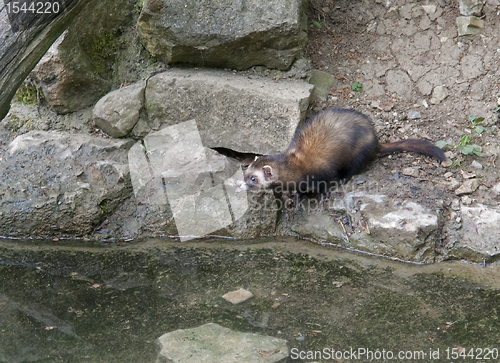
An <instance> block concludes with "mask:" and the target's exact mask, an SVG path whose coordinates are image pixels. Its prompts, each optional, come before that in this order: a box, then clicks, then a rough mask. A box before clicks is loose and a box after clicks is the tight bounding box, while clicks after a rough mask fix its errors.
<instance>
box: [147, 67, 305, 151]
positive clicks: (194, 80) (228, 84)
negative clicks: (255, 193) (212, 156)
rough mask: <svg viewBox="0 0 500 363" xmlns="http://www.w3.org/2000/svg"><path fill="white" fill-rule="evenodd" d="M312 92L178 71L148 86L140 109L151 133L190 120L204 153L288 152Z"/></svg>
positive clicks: (288, 84) (299, 85)
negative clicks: (213, 149)
mask: <svg viewBox="0 0 500 363" xmlns="http://www.w3.org/2000/svg"><path fill="white" fill-rule="evenodd" d="M312 88H313V86H312V85H310V84H307V83H305V82H297V81H282V82H279V83H277V82H274V81H273V80H271V79H268V78H262V77H256V76H255V77H250V76H243V75H237V74H232V73H227V72H222V71H213V70H211V71H208V70H202V71H197V70H179V69H178V70H171V71H168V72H164V73H161V74H158V75H156V76H154V77H151V78H150V79H149V80H148V84H147V86H146V93H145V102H146V105H145V107H146V111H147V114H148V117H149V119H150V123H151V124H152V125H153V127H154V128H155V129H159V128H160V127H161V126H164V125H169V126H170V125H174V124H177V123H179V122H183V121H187V120H191V119H195V120H196V123H197V125H198V129H199V132H200V134H201V140H202V142H203V145H204V146H206V147H224V148H228V149H231V150H235V151H239V152H254V153H262V154H271V153H276V152H280V151H282V150H283V149H285V148H286V147H287V146H288V143H289V142H290V140H291V138H292V136H293V134H294V132H295V129H296V127H297V125H298V124H299V122H300V121H301V120H302V119H304V117H305V111H306V109H307V106H308V104H309V97H310V92H311V90H312Z"/></svg>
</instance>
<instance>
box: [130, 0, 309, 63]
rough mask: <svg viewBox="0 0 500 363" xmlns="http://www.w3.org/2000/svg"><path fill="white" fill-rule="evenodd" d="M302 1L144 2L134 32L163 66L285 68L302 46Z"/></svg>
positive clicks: (304, 39)
mask: <svg viewBox="0 0 500 363" xmlns="http://www.w3.org/2000/svg"><path fill="white" fill-rule="evenodd" d="M303 5H304V2H303V1H302V0H292V1H289V0H248V1H243V2H242V1H233V0H202V1H199V0H188V1H185V0H169V1H167V0H145V1H144V7H143V9H142V12H141V16H140V18H139V23H138V26H139V33H140V35H141V37H142V42H143V44H144V46H145V47H146V48H147V50H148V51H149V52H150V53H151V55H153V56H154V57H157V58H160V59H162V60H164V61H165V62H167V63H190V64H195V65H199V66H212V67H229V68H234V69H246V68H249V67H252V66H255V65H263V66H266V67H268V68H280V69H287V68H289V67H290V65H291V64H292V62H293V61H294V59H295V58H297V57H298V56H299V55H300V54H301V53H302V48H303V47H304V45H305V44H306V42H307V33H306V31H307V29H306V27H307V24H306V18H305V11H304V6H303Z"/></svg>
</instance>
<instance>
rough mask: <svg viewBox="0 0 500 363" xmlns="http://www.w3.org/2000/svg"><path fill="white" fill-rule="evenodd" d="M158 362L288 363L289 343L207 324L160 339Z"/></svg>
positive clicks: (166, 335) (163, 336)
mask: <svg viewBox="0 0 500 363" xmlns="http://www.w3.org/2000/svg"><path fill="white" fill-rule="evenodd" d="M158 343H159V345H160V347H161V351H160V353H159V355H158V359H157V362H164V363H167V362H168V363H180V362H182V363H190V362H193V363H215V362H218V363H239V362H241V363H274V362H286V359H287V357H288V347H287V345H286V340H283V339H278V338H273V337H269V336H264V335H259V334H254V333H242V332H238V331H233V330H231V329H228V328H224V327H222V326H220V325H218V324H215V323H208V324H205V325H202V326H199V327H197V328H192V329H179V330H176V331H173V332H171V333H166V334H164V335H162V336H161V337H160V338H159V339H158Z"/></svg>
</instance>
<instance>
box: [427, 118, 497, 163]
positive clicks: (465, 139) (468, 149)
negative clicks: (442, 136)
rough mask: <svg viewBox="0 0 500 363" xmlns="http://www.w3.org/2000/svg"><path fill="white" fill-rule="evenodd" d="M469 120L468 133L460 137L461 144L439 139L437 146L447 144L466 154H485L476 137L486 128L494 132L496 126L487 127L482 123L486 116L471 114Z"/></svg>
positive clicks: (440, 146)
mask: <svg viewBox="0 0 500 363" xmlns="http://www.w3.org/2000/svg"><path fill="white" fill-rule="evenodd" d="M467 120H468V121H469V122H470V126H467V129H468V130H469V131H468V135H464V136H462V137H461V139H460V144H458V145H454V144H450V143H449V142H447V141H444V140H439V141H438V142H436V146H437V147H439V148H441V149H442V148H443V147H445V146H452V147H456V148H457V149H458V150H460V152H461V153H462V154H464V155H472V154H474V155H476V156H483V154H482V149H481V146H479V145H478V144H476V143H474V138H475V137H476V136H478V135H481V134H482V133H483V132H484V131H485V130H488V131H489V132H493V131H494V128H490V129H487V128H486V127H484V126H483V125H480V123H481V122H483V121H484V117H475V116H474V115H469V116H468V117H467Z"/></svg>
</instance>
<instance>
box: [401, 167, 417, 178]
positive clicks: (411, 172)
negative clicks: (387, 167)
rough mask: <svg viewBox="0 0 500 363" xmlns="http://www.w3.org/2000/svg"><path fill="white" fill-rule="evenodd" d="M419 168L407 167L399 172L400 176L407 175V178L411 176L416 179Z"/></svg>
mask: <svg viewBox="0 0 500 363" xmlns="http://www.w3.org/2000/svg"><path fill="white" fill-rule="evenodd" d="M419 169H420V168H419V167H413V168H412V167H409V168H404V169H403V170H402V171H401V174H403V175H408V176H412V177H414V178H418V175H419V174H420V171H419Z"/></svg>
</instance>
